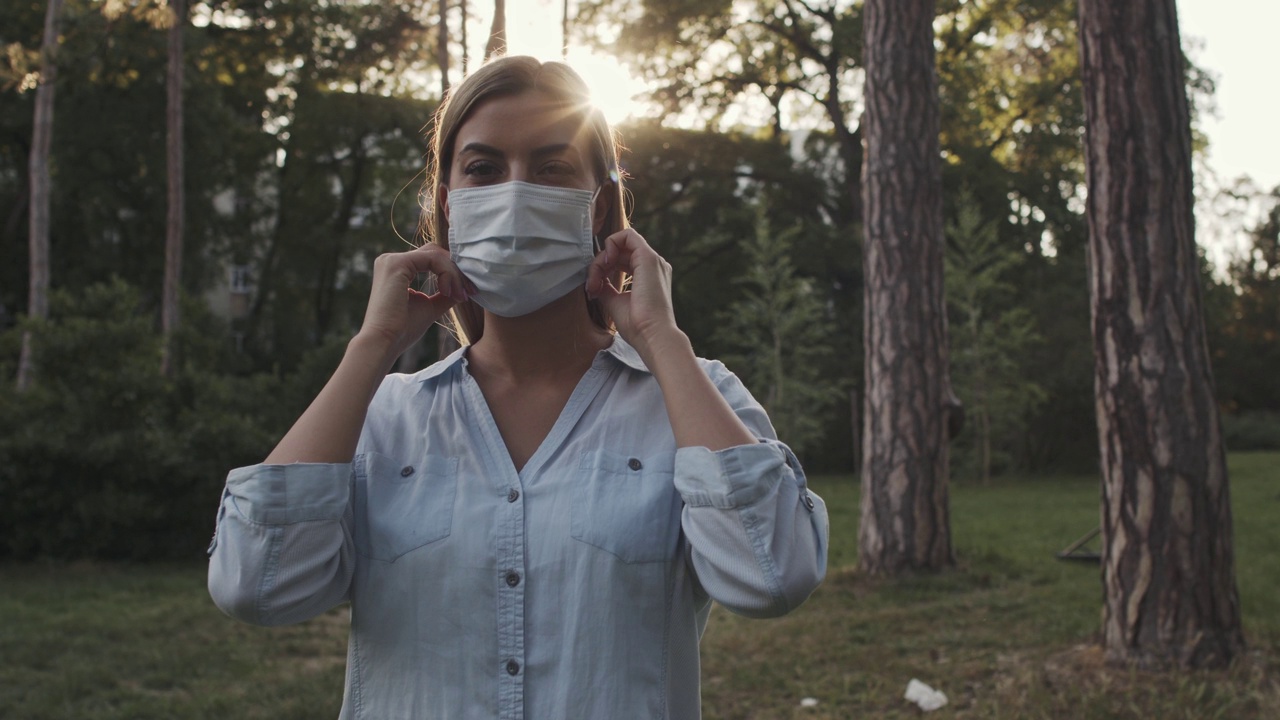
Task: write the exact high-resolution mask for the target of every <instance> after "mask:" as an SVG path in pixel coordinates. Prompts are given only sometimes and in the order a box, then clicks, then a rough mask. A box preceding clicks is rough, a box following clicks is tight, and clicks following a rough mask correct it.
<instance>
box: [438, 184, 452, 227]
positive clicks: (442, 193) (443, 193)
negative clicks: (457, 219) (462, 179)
mask: <svg viewBox="0 0 1280 720" xmlns="http://www.w3.org/2000/svg"><path fill="white" fill-rule="evenodd" d="M436 197H438V198H440V207H442V208H444V221H445V222H449V186H448V185H445V184H444V183H440V184H439V185H437V186H436Z"/></svg>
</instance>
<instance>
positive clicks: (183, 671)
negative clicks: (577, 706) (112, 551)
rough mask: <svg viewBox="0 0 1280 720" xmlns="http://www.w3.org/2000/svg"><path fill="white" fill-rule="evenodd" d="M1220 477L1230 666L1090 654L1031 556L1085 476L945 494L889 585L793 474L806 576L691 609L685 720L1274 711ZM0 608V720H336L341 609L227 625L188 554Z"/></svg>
mask: <svg viewBox="0 0 1280 720" xmlns="http://www.w3.org/2000/svg"><path fill="white" fill-rule="evenodd" d="M1231 471H1232V475H1231V480H1232V493H1233V498H1232V499H1233V506H1234V510H1235V526H1236V552H1237V572H1238V576H1239V582H1240V593H1241V603H1242V605H1243V611H1244V618H1245V631H1246V635H1247V639H1248V642H1249V652H1248V654H1247V655H1246V656H1245V657H1243V658H1241V659H1240V660H1239V661H1238V662H1237V663H1236V664H1235V665H1234V666H1233V667H1232V668H1231V669H1230V670H1227V671H1223V672H1195V673H1166V674H1153V673H1142V672H1137V671H1131V670H1127V669H1113V668H1104V667H1103V666H1102V664H1101V655H1100V651H1099V650H1098V649H1097V648H1096V647H1094V646H1093V644H1092V642H1093V640H1094V634H1095V633H1096V631H1097V628H1098V620H1099V613H1100V608H1101V587H1100V581H1099V575H1098V568H1097V566H1096V565H1094V564H1085V563H1065V562H1060V561H1057V560H1055V559H1054V557H1053V554H1054V552H1056V551H1057V550H1060V549H1062V548H1063V547H1064V546H1066V545H1067V544H1068V543H1069V542H1071V541H1072V540H1074V539H1075V538H1077V537H1079V536H1080V535H1082V534H1084V533H1085V532H1087V531H1089V530H1091V529H1093V528H1094V527H1096V526H1097V523H1098V502H1097V480H1096V478H1091V477H1054V478H1033V479H1022V480H1017V481H1014V480H1007V481H1003V482H999V483H997V484H995V485H992V486H991V487H986V488H979V487H972V486H967V485H964V484H960V485H956V486H954V487H953V491H952V521H953V524H954V527H953V537H954V541H955V545H956V547H957V554H958V556H959V561H960V562H959V566H958V568H957V569H956V570H954V571H951V572H948V573H945V574H942V575H939V576H930V577H915V578H907V579H903V580H897V581H893V582H873V581H869V580H867V579H866V578H862V577H859V576H858V575H857V574H856V573H854V571H853V569H852V568H853V564H854V562H855V558H856V554H857V547H856V536H857V531H856V528H857V502H858V491H857V485H856V484H855V483H854V482H853V481H852V480H851V479H850V478H848V477H829V478H815V479H814V480H813V485H814V487H815V488H816V489H817V491H818V492H819V493H820V494H821V495H822V496H823V497H824V498H825V499H826V500H827V502H828V505H829V507H830V508H831V520H832V547H831V568H830V572H829V574H828V577H827V582H826V583H825V584H824V585H823V587H822V588H820V589H819V590H818V592H817V593H816V594H815V595H814V596H813V598H811V599H810V601H809V602H808V604H806V605H805V606H804V607H803V608H801V609H800V610H798V611H797V612H795V613H793V614H792V615H790V616H788V617H786V618H782V619H780V620H772V621H753V620H745V619H742V618H738V617H735V616H733V615H730V614H729V613H727V612H725V611H723V610H721V609H717V610H716V611H715V612H714V613H713V615H712V621H711V626H710V628H709V629H708V631H707V635H706V637H705V638H704V640H703V644H702V657H703V711H704V715H705V717H707V718H724V719H728V718H762V719H763V718H812V719H814V720H816V719H818V718H915V717H920V716H921V715H922V713H921V711H920V710H918V709H916V708H915V707H914V706H913V705H910V704H909V703H907V702H906V701H904V700H903V699H902V694H903V692H904V690H905V689H906V686H907V681H908V680H910V679H911V678H918V679H920V680H922V681H924V682H926V683H928V684H930V685H932V686H933V687H935V688H938V689H940V690H942V691H943V692H945V693H946V694H947V696H948V697H949V698H950V703H949V704H948V705H947V706H946V707H945V708H943V709H942V710H939V711H937V712H935V713H931V714H930V715H929V716H930V717H934V718H1088V719H1090V720H1092V719H1093V718H1188V719H1190V718H1196V719H1199V718H1229V719H1232V720H1235V719H1250V718H1257V719H1259V720H1261V719H1263V718H1266V719H1271V718H1277V717H1280V675H1277V671H1278V670H1280V550H1278V549H1280V525H1278V524H1277V523H1276V519H1277V518H1278V517H1280V513H1278V512H1277V511H1278V510H1280V453H1256V454H1238V455H1233V456H1232V457H1231ZM0 617H3V618H4V621H3V623H0V719H8V718H13V719H15V720H17V719H19V718H20V719H22V720H41V719H44V718H74V719H77V720H79V719H86V720H89V719H98V718H104V719H105V718H119V719H125V718H130V719H132V718H218V719H219V720H222V719H225V718H309V719H310V718H335V717H337V711H338V706H339V703H340V701H341V694H342V674H343V667H344V663H345V647H346V640H345V634H346V631H345V627H344V626H345V622H346V621H345V611H343V610H341V609H340V610H336V611H334V612H331V613H329V614H327V615H325V616H324V617H321V618H318V619H316V620H313V621H311V622H308V623H305V624H302V625H297V626H293V627H288V628H273V629H264V628H252V627H248V626H244V625H240V624H238V623H236V622H234V621H232V620H229V619H227V618H225V617H224V616H222V615H221V614H220V613H219V612H218V611H217V610H216V609H215V608H214V607H213V605H212V603H211V602H210V601H209V599H208V596H207V595H206V593H205V590H204V567H203V566H202V565H191V566H177V567H175V566H99V565H22V566H13V565H9V566H0ZM806 697H812V698H816V699H817V700H818V704H817V705H816V706H814V707H807V708H801V707H800V701H801V699H802V698H806ZM535 720H541V719H535Z"/></svg>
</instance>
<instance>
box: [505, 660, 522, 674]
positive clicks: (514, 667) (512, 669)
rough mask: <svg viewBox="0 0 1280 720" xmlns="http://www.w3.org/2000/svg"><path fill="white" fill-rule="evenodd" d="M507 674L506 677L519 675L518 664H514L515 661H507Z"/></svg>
mask: <svg viewBox="0 0 1280 720" xmlns="http://www.w3.org/2000/svg"><path fill="white" fill-rule="evenodd" d="M507 674H508V675H519V674H520V663H518V662H516V661H515V660H508V661H507Z"/></svg>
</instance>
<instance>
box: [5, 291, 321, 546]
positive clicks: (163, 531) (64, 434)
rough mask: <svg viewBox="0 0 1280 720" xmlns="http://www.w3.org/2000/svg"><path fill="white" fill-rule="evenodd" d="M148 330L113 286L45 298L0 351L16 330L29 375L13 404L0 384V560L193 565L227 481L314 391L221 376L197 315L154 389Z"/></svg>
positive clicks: (154, 354)
mask: <svg viewBox="0 0 1280 720" xmlns="http://www.w3.org/2000/svg"><path fill="white" fill-rule="evenodd" d="M151 316H152V313H150V312H147V311H145V309H143V307H142V302H141V298H140V295H139V293H138V292H137V291H136V290H134V289H133V288H131V287H130V286H128V285H126V284H124V283H123V282H120V281H116V282H112V283H107V284H102V285H96V286H92V287H89V288H84V289H82V290H78V291H77V292H76V293H75V294H74V295H73V294H72V293H69V292H65V291H64V292H56V293H53V294H52V295H51V297H50V318H49V319H48V320H47V321H43V322H27V323H25V324H24V325H22V326H20V327H19V328H15V329H14V330H11V331H10V332H9V333H6V334H5V337H3V338H0V350H3V351H4V353H3V356H4V357H5V358H6V359H11V358H13V357H15V356H16V348H17V345H18V342H19V338H20V335H21V332H22V331H23V330H24V329H29V330H30V331H31V333H32V337H33V340H34V345H33V347H34V356H35V362H36V365H35V375H34V382H33V384H32V387H30V388H29V389H28V390H27V391H26V392H23V393H16V392H15V391H14V389H13V386H12V383H11V382H5V383H3V384H0V557H8V558H15V559H27V558H32V557H37V556H43V557H55V558H65V559H71V558H101V559H157V558H176V557H195V556H198V555H199V554H200V553H201V552H203V550H204V547H205V545H206V544H207V542H208V539H209V536H210V533H211V532H212V530H213V520H214V516H215V513H216V503H217V498H218V493H219V491H220V489H221V487H222V484H223V481H224V479H225V477H226V473H227V471H228V470H229V469H230V468H232V467H235V466H238V465H245V464H249V463H253V462H258V461H260V460H261V458H262V457H263V456H264V455H265V454H266V453H267V452H268V451H269V450H270V448H271V447H272V445H273V444H274V442H275V440H276V438H278V437H279V435H280V433H281V432H282V430H283V429H284V428H283V427H282V424H286V425H285V426H287V423H288V422H291V421H292V419H293V418H294V417H296V415H297V412H299V411H300V407H298V406H297V401H296V400H295V398H297V397H300V396H301V395H302V394H303V392H305V390H306V389H310V387H311V386H313V385H314V384H315V380H314V379H313V378H312V377H307V378H306V381H305V382H302V381H300V380H298V379H296V378H290V380H288V381H285V380H281V379H280V378H279V377H277V376H274V375H265V374H258V375H250V376H236V375H232V374H228V373H225V372H223V371H222V369H221V368H220V367H218V365H219V364H220V363H222V362H223V361H224V360H225V358H220V357H219V354H218V353H214V352H211V349H214V348H219V347H221V348H227V347H230V341H229V336H228V335H227V332H226V328H225V327H222V326H220V324H219V322H218V321H216V320H215V319H213V318H210V317H208V316H207V313H206V314H205V315H203V316H202V315H201V314H200V313H199V312H192V313H191V314H189V315H187V317H188V318H189V319H188V321H187V325H186V329H185V331H184V332H183V333H182V334H181V335H180V336H179V337H178V338H177V357H181V358H186V361H185V362H182V363H180V367H179V369H178V370H177V372H176V373H175V374H174V376H173V377H172V378H165V377H163V376H162V375H161V374H160V337H159V335H158V334H157V333H156V332H155V330H154V328H153V323H152V320H151ZM317 364H318V363H317ZM9 365H10V367H5V368H4V370H6V371H7V372H6V373H5V376H6V377H7V378H12V377H13V376H14V374H13V372H12V370H13V368H12V367H11V365H12V362H11V360H10V363H9ZM329 367H330V368H331V367H332V365H330V366H329ZM314 374H317V373H315V372H314V371H311V369H310V368H309V375H314ZM321 382H323V381H322V380H321ZM300 385H305V386H306V388H305V389H304V388H302V387H299V386H300ZM312 392H313V393H314V391H312ZM264 398H271V399H272V400H271V402H264ZM309 399H310V398H309V397H307V398H306V400H309ZM304 402H305V401H304ZM282 418H283V419H282Z"/></svg>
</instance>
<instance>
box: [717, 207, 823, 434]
mask: <svg viewBox="0 0 1280 720" xmlns="http://www.w3.org/2000/svg"><path fill="white" fill-rule="evenodd" d="M804 229H805V228H804V226H803V225H800V224H796V225H793V226H792V227H789V228H786V229H783V230H777V231H775V230H774V228H773V227H772V225H771V223H770V222H769V219H768V217H767V215H766V208H765V207H764V206H763V204H761V206H760V207H759V209H758V210H757V217H756V227H755V234H754V236H752V237H751V238H750V239H748V240H746V241H745V242H744V243H743V244H742V246H741V251H742V254H743V256H744V260H745V261H746V269H745V271H744V272H743V274H742V275H740V276H738V277H737V278H736V280H735V281H734V284H735V285H738V286H739V287H740V288H742V289H744V290H745V293H742V294H740V295H739V297H738V299H737V300H735V301H734V302H733V303H732V304H731V305H729V306H728V308H727V309H725V310H724V311H722V312H721V313H720V315H719V317H718V318H717V319H718V321H719V323H720V324H719V327H717V328H716V332H715V335H716V339H717V340H718V341H719V343H720V345H721V346H722V347H725V348H729V349H730V351H731V352H730V353H729V354H726V355H724V356H723V358H724V362H725V364H726V365H728V366H729V367H730V368H731V369H732V370H733V371H734V372H735V373H737V374H738V375H739V376H741V377H742V380H743V382H745V383H746V384H747V387H748V388H750V389H751V391H752V393H754V394H755V396H756V397H757V398H759V399H760V402H761V404H762V405H764V408H765V410H767V411H768V413H769V418H770V420H771V421H772V422H773V425H774V428H775V429H776V430H777V432H778V437H780V438H782V439H783V440H785V441H786V442H787V444H788V445H790V446H791V447H792V449H794V450H795V451H796V454H798V455H800V457H802V458H804V457H805V455H806V452H807V451H809V450H812V449H814V448H815V447H816V446H817V445H818V443H820V442H821V441H822V439H823V435H824V434H825V431H826V428H827V426H828V424H829V423H830V420H831V410H833V409H834V402H835V401H836V400H838V399H840V397H841V396H842V395H843V393H842V392H841V389H842V388H841V383H840V380H839V379H838V378H836V377H833V376H832V375H831V374H829V373H827V372H826V367H825V365H826V364H827V361H828V360H829V358H830V356H831V355H832V354H833V353H832V349H831V344H830V342H829V340H830V338H831V337H832V336H833V335H835V328H834V327H833V323H832V322H831V319H830V316H829V314H828V308H827V298H826V297H825V296H823V295H821V294H820V290H819V288H818V287H815V283H814V282H813V281H812V280H810V279H808V278H805V277H801V276H800V275H799V274H797V272H796V267H795V264H794V263H793V262H792V260H791V258H792V256H793V255H794V254H795V246H796V238H797V237H798V236H799V235H800V234H801V232H803V231H804Z"/></svg>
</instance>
